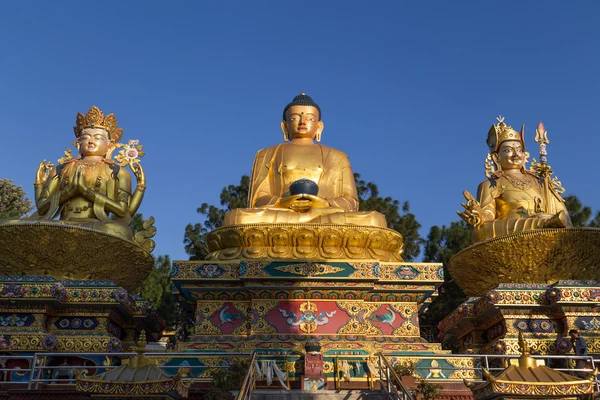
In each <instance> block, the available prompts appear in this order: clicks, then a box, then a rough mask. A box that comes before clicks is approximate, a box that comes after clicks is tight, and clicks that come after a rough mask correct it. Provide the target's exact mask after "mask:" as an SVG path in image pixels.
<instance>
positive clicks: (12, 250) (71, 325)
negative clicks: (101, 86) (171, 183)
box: [0, 106, 164, 382]
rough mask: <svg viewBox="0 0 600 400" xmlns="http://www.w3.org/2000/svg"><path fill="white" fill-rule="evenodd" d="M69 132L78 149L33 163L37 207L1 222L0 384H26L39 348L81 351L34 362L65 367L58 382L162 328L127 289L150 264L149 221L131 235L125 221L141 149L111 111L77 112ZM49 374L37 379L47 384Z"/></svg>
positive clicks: (141, 184)
mask: <svg viewBox="0 0 600 400" xmlns="http://www.w3.org/2000/svg"><path fill="white" fill-rule="evenodd" d="M74 132H75V137H76V139H77V141H76V142H74V145H75V146H76V148H77V153H78V154H77V155H73V152H72V150H71V149H69V150H67V151H66V152H65V154H64V157H62V158H61V159H59V160H58V164H57V165H56V166H54V165H53V164H51V163H49V162H46V161H45V160H44V161H43V162H41V163H40V165H39V168H38V172H37V175H36V181H35V184H34V188H35V193H34V194H35V203H36V206H37V211H36V212H35V213H34V214H33V215H31V216H29V217H25V218H23V219H4V220H0V249H1V250H0V275H1V276H0V338H1V340H0V351H2V352H3V354H4V355H9V356H11V357H12V358H9V359H7V360H5V361H4V367H6V368H10V369H11V370H10V371H8V372H6V375H4V374H3V375H4V381H11V382H18V381H29V380H30V379H31V376H30V372H28V371H31V368H32V367H33V365H32V362H33V360H34V358H33V354H34V353H39V352H42V353H44V352H49V353H79V356H73V355H69V356H68V357H67V356H56V355H54V356H48V357H45V358H44V359H43V360H40V359H38V360H37V361H41V362H43V363H44V365H47V366H59V365H63V366H65V368H64V371H69V374H67V376H63V378H68V377H72V370H71V369H69V368H67V366H103V365H110V363H111V360H110V354H111V353H119V352H122V351H130V349H131V346H132V345H133V344H134V343H135V341H136V339H137V338H138V337H139V335H140V333H141V332H144V333H145V334H146V335H147V336H148V337H149V338H151V339H152V340H157V339H158V338H159V337H160V335H161V331H162V329H163V327H164V326H163V324H164V322H163V321H162V320H161V319H160V318H159V317H158V315H157V314H156V312H155V311H154V308H153V307H152V305H151V304H150V303H149V302H147V301H144V300H143V299H142V298H141V297H139V296H137V295H134V294H131V293H130V292H133V290H135V289H136V288H137V287H138V286H139V285H140V284H141V283H142V281H143V280H144V279H145V278H146V276H147V275H148V273H149V272H150V270H151V269H152V268H153V265H154V259H153V257H152V256H151V254H150V252H151V251H152V250H153V248H154V242H153V241H152V239H151V238H152V237H153V236H154V234H155V232H156V228H154V227H153V226H152V225H153V222H154V220H153V218H150V219H149V220H148V221H144V222H143V224H142V225H143V227H142V229H141V231H139V232H137V233H136V234H135V235H134V234H133V233H132V231H131V228H130V227H129V223H130V221H131V218H132V216H133V215H134V214H135V212H136V211H137V209H138V207H139V205H140V203H141V201H142V198H143V195H144V192H145V189H146V178H145V174H144V170H143V168H142V166H141V164H140V158H141V157H142V156H143V155H144V153H143V151H142V146H141V145H140V144H139V142H138V141H137V140H130V141H129V142H128V143H127V144H123V143H119V140H120V139H121V137H122V135H123V131H122V129H121V128H119V127H118V126H117V120H116V118H115V116H114V114H109V115H106V116H105V115H104V114H103V113H102V111H100V109H98V108H97V107H95V106H94V107H92V108H91V109H90V110H89V111H88V112H87V114H85V115H84V114H81V113H78V114H77V119H76V125H75V128H74ZM115 150H118V153H117V155H116V156H115V157H113V156H112V153H113V152H114V151H115ZM127 167H129V168H130V169H131V171H132V172H133V175H134V176H135V178H136V181H137V185H136V186H135V190H132V182H131V174H130V172H128V171H127V169H126V168H127ZM86 353H89V355H88V354H86ZM101 353H106V354H107V355H108V357H107V355H101ZM21 356H23V357H22V358H20V357H21ZM53 371H54V372H53ZM56 371H59V372H60V371H61V370H60V369H55V370H46V371H44V374H42V375H41V376H38V377H37V378H39V379H47V380H48V381H49V382H50V381H52V378H54V377H53V375H56ZM91 371H92V372H93V373H94V372H102V371H101V370H96V369H92V370H91Z"/></svg>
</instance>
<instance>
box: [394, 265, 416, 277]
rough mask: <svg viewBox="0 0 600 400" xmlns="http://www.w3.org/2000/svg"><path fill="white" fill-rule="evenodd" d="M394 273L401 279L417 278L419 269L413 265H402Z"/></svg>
mask: <svg viewBox="0 0 600 400" xmlns="http://www.w3.org/2000/svg"><path fill="white" fill-rule="evenodd" d="M394 274H396V276H397V277H398V278H400V279H415V278H416V277H417V275H419V271H418V270H417V269H416V268H415V267H413V266H411V265H401V266H399V267H398V268H397V269H396V270H395V271H394Z"/></svg>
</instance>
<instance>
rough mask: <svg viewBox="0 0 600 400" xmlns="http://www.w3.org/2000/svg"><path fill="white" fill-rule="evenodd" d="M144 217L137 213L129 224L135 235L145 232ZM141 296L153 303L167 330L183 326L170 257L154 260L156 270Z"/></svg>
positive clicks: (142, 290)
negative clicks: (172, 279) (172, 278)
mask: <svg viewBox="0 0 600 400" xmlns="http://www.w3.org/2000/svg"><path fill="white" fill-rule="evenodd" d="M143 223H144V217H143V215H142V214H141V213H136V214H135V215H134V216H133V217H132V219H131V222H130V223H129V227H130V228H131V230H132V232H133V234H134V235H135V234H136V233H137V232H139V231H141V230H143V229H144V228H143ZM139 294H140V296H142V298H143V299H144V300H147V301H149V302H150V303H152V306H153V307H154V309H155V310H156V313H157V314H158V315H159V316H160V317H161V318H162V319H164V320H165V322H166V326H167V329H178V328H179V327H181V325H182V321H183V316H182V313H181V310H180V307H179V303H178V301H177V296H175V295H174V294H173V282H171V259H170V257H169V256H168V255H160V256H158V257H155V258H154V268H153V269H152V270H151V271H150V274H149V275H148V276H147V277H146V279H145V280H144V282H142V286H141V287H140V289H139Z"/></svg>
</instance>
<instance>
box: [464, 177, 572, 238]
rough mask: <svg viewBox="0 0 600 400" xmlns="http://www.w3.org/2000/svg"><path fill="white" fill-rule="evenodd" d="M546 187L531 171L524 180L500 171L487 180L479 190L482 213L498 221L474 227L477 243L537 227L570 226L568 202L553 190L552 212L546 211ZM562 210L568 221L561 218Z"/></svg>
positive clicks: (478, 196)
mask: <svg viewBox="0 0 600 400" xmlns="http://www.w3.org/2000/svg"><path fill="white" fill-rule="evenodd" d="M543 190H544V189H543V187H542V184H541V181H540V179H539V178H538V177H537V176H535V175H533V174H530V173H526V178H525V179H522V180H521V179H515V178H512V177H510V179H509V178H508V177H507V176H506V175H505V174H502V173H501V172H500V173H497V174H496V175H495V176H492V177H491V178H490V179H488V180H486V181H483V182H482V183H481V184H480V185H479V187H478V189H477V200H478V201H479V203H480V204H481V211H482V216H483V217H484V218H486V219H490V218H493V219H494V220H488V221H486V222H484V223H483V225H482V226H480V227H478V228H475V229H474V230H473V237H472V239H473V243H476V242H479V241H482V240H485V239H490V238H493V237H498V236H503V235H508V234H511V233H517V232H524V231H530V230H533V229H539V228H558V227H566V226H570V221H568V213H567V212H566V210H567V209H566V206H565V202H564V200H563V199H562V198H561V197H560V195H559V194H558V193H556V192H555V191H554V190H553V189H551V190H550V191H549V194H550V196H549V198H548V201H549V202H550V203H549V207H548V210H549V212H544V211H543V210H545V209H546V199H545V196H544V193H543ZM561 212H564V216H565V218H567V221H564V220H560V219H559V218H558V217H557V213H561ZM565 222H566V223H565Z"/></svg>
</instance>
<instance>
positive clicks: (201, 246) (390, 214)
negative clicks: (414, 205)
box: [183, 174, 423, 260]
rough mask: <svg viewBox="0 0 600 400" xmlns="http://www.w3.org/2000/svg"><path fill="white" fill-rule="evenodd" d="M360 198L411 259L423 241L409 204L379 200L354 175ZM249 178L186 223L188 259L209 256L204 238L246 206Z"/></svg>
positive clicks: (367, 184)
mask: <svg viewBox="0 0 600 400" xmlns="http://www.w3.org/2000/svg"><path fill="white" fill-rule="evenodd" d="M354 176H355V178H356V187H357V191H358V196H359V208H360V210H363V211H373V210H374V211H379V212H380V213H382V214H384V215H385V218H386V220H387V224H388V227H389V228H391V229H395V230H397V231H398V232H400V233H401V234H402V236H403V237H404V255H403V257H404V259H406V260H413V259H414V258H416V257H417V256H418V255H419V252H420V248H421V244H422V243H423V239H422V238H421V236H420V235H419V228H420V227H421V224H419V223H418V222H417V220H416V218H415V215H414V214H412V213H411V212H410V209H409V205H408V202H404V203H402V206H401V205H400V202H399V201H398V200H394V199H392V198H391V197H380V196H379V190H378V188H377V185H376V184H374V183H372V182H365V181H363V180H362V179H360V175H359V174H354ZM249 187H250V178H249V177H248V176H247V175H244V176H242V178H241V179H240V184H239V185H229V186H226V187H224V188H223V190H222V191H221V198H220V200H221V201H220V202H221V206H222V207H217V206H214V205H210V204H208V203H202V205H201V206H200V207H199V208H198V209H197V212H198V213H199V214H201V215H203V216H204V222H203V223H196V224H188V225H187V226H186V228H185V236H184V241H183V242H184V245H185V251H186V252H187V253H188V254H189V255H190V260H203V259H204V258H206V256H207V255H208V253H209V251H208V246H207V244H206V236H207V235H208V233H209V232H210V231H212V230H213V229H216V228H219V227H221V226H223V220H224V218H225V214H226V213H227V211H230V210H233V209H235V208H241V207H247V206H248V200H247V199H248V192H249Z"/></svg>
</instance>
